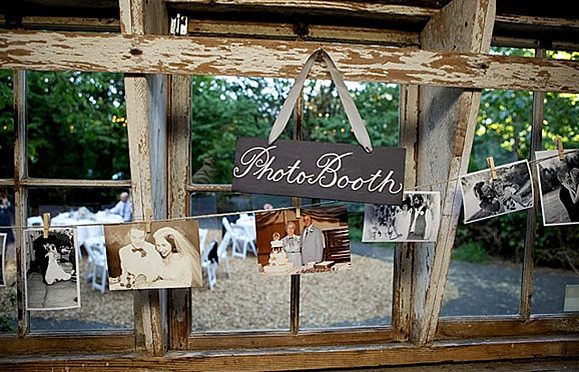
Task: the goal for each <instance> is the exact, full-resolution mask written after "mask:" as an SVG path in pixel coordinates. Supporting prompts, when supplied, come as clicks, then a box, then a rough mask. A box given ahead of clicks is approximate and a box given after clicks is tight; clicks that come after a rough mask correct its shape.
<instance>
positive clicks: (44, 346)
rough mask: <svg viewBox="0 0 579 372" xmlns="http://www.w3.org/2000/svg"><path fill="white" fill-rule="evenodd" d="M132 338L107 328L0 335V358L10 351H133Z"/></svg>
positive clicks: (51, 352)
mask: <svg viewBox="0 0 579 372" xmlns="http://www.w3.org/2000/svg"><path fill="white" fill-rule="evenodd" d="M134 349H135V338H134V337H133V336H132V335H131V334H130V333H120V334H115V333H111V332H110V331H107V332H95V333H94V334H93V333H84V334H82V335H80V334H75V335H71V334H58V335H55V334H54V333H53V334H51V335H37V334H33V335H27V336H26V337H22V338H18V339H15V338H10V337H0V360H1V359H2V358H3V357H6V356H9V355H27V354H37V355H41V354H44V355H46V354H62V353H63V352H64V351H66V352H67V353H79V354H80V353H94V352H95V351H98V352H99V353H107V352H110V353H122V352H125V353H126V352H133V351H134Z"/></svg>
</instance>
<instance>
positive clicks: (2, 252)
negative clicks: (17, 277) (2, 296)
mask: <svg viewBox="0 0 579 372" xmlns="http://www.w3.org/2000/svg"><path fill="white" fill-rule="evenodd" d="M6 240H8V234H5V233H0V287H4V286H6V278H5V277H4V273H5V272H6V266H5V260H6Z"/></svg>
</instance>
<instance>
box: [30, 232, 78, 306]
mask: <svg viewBox="0 0 579 372" xmlns="http://www.w3.org/2000/svg"><path fill="white" fill-rule="evenodd" d="M24 244H25V252H26V259H25V260H24V270H25V273H26V276H25V278H26V280H25V282H24V283H25V290H26V310H63V309H73V308H78V307H80V281H79V280H78V279H79V277H78V267H79V265H78V254H77V252H78V247H77V239H76V229H73V228H51V229H50V231H49V234H48V238H46V239H45V238H44V236H43V229H28V230H24Z"/></svg>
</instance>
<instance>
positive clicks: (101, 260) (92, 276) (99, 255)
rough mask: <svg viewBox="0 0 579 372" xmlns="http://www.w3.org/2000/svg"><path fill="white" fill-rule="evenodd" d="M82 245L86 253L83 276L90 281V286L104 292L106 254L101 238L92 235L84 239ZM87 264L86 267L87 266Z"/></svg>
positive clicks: (106, 278)
mask: <svg viewBox="0 0 579 372" xmlns="http://www.w3.org/2000/svg"><path fill="white" fill-rule="evenodd" d="M84 246H85V248H86V250H87V253H88V256H89V257H88V259H87V263H86V264H85V270H86V269H88V270H89V272H88V273H87V272H85V273H84V275H83V277H84V278H85V280H87V281H88V280H91V281H92V288H93V289H96V290H98V291H100V292H101V294H102V293H104V292H105V288H106V286H107V280H108V277H109V275H108V268H107V254H106V247H105V242H104V239H103V238H100V239H99V238H97V237H92V238H88V239H86V240H85V243H84ZM87 266H88V267H87Z"/></svg>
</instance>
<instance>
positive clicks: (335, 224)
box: [255, 206, 351, 276]
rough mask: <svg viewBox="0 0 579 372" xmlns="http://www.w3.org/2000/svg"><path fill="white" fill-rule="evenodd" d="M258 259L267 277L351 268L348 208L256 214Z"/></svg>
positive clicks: (289, 210)
mask: <svg viewBox="0 0 579 372" xmlns="http://www.w3.org/2000/svg"><path fill="white" fill-rule="evenodd" d="M255 221H256V229H257V255H258V257H257V260H258V264H259V272H260V273H261V274H263V275H265V276H279V275H296V274H307V273H317V272H328V271H339V270H344V269H349V268H350V261H351V259H350V239H349V229H348V211H347V210H346V207H344V206H332V207H319V208H307V209H306V208H303V209H301V213H300V217H299V218H298V217H297V216H296V210H295V209H287V210H278V211H271V212H261V213H256V214H255Z"/></svg>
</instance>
